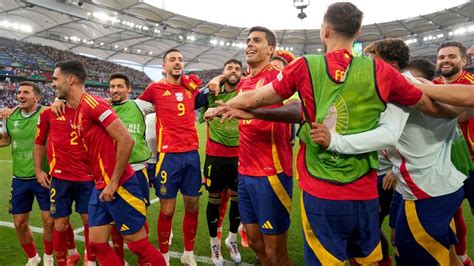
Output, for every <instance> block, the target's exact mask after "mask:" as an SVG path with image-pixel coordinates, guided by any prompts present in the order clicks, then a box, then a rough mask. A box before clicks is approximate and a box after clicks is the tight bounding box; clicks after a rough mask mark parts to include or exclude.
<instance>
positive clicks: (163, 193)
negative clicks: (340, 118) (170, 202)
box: [160, 185, 167, 195]
mask: <svg viewBox="0 0 474 266" xmlns="http://www.w3.org/2000/svg"><path fill="white" fill-rule="evenodd" d="M166 192H167V190H166V186H165V185H161V186H160V194H161V195H166Z"/></svg>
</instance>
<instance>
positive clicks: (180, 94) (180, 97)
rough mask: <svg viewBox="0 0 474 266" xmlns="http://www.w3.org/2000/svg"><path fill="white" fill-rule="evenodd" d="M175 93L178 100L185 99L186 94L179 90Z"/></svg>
mask: <svg viewBox="0 0 474 266" xmlns="http://www.w3.org/2000/svg"><path fill="white" fill-rule="evenodd" d="M174 95H175V96H176V100H177V101H178V102H182V101H183V100H184V94H183V93H182V92H177V93H175V94H174Z"/></svg>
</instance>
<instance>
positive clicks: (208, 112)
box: [204, 108, 217, 121]
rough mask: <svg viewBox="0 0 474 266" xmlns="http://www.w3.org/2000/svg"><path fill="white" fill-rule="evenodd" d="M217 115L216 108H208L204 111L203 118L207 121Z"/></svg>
mask: <svg viewBox="0 0 474 266" xmlns="http://www.w3.org/2000/svg"><path fill="white" fill-rule="evenodd" d="M216 116H217V108H209V109H207V110H206V112H205V113H204V120H205V121H209V120H212V119H214V118H215V117H216Z"/></svg>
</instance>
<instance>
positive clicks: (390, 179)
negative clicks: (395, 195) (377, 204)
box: [382, 171, 397, 190]
mask: <svg viewBox="0 0 474 266" xmlns="http://www.w3.org/2000/svg"><path fill="white" fill-rule="evenodd" d="M396 185H397V177H396V176H395V175H394V174H393V172H392V171H388V172H387V173H386V174H385V176H384V177H383V180H382V188H383V189H384V190H389V189H394V188H395V186H396Z"/></svg>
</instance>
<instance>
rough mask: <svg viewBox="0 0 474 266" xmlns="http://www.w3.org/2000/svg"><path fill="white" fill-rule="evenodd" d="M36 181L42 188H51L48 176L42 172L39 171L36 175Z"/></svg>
mask: <svg viewBox="0 0 474 266" xmlns="http://www.w3.org/2000/svg"><path fill="white" fill-rule="evenodd" d="M36 181H38V183H39V184H40V185H41V186H42V187H44V188H47V189H49V188H50V186H51V180H50V179H49V176H48V174H46V173H45V172H44V171H39V172H37V173H36Z"/></svg>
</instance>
